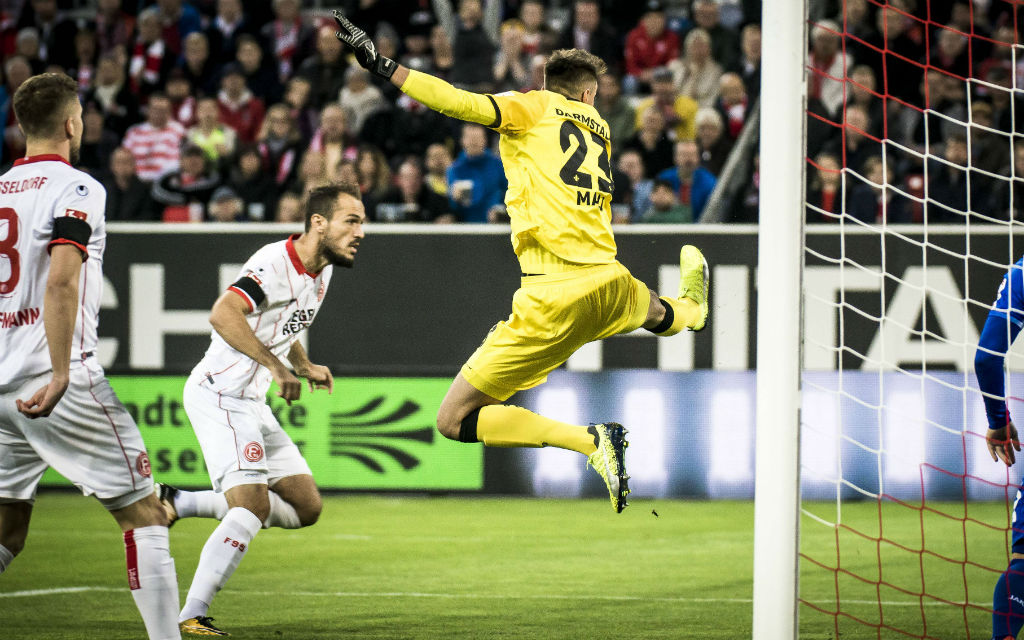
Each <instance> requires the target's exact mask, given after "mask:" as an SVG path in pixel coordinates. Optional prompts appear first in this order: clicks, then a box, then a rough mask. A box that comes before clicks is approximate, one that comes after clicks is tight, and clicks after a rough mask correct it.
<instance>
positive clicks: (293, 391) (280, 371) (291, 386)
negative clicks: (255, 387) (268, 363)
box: [270, 365, 302, 404]
mask: <svg viewBox="0 0 1024 640" xmlns="http://www.w3.org/2000/svg"><path fill="white" fill-rule="evenodd" d="M270 375H272V376H273V377H274V382H276V383H277V387H278V392H277V395H278V397H281V398H284V401H285V402H287V403H288V404H291V403H292V400H298V399H299V396H300V395H302V383H301V382H299V379H298V378H296V377H295V376H294V375H293V374H292V372H291V371H289V370H288V368H287V367H285V366H284V365H281V366H280V367H278V368H276V369H273V370H271V372H270Z"/></svg>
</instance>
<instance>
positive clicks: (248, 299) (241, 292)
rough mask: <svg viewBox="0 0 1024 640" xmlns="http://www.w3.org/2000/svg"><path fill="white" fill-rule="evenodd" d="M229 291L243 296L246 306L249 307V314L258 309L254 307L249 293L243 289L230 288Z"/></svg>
mask: <svg viewBox="0 0 1024 640" xmlns="http://www.w3.org/2000/svg"><path fill="white" fill-rule="evenodd" d="M228 291H234V292H235V293H237V294H238V295H240V296H242V299H243V300H245V304H247V305H249V313H252V310H253V309H255V308H256V306H255V305H253V303H252V298H250V297H249V294H248V293H246V292H244V291H242V290H241V289H239V288H238V287H235V286H231V287H228Z"/></svg>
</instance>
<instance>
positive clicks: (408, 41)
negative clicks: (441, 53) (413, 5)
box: [398, 9, 436, 73]
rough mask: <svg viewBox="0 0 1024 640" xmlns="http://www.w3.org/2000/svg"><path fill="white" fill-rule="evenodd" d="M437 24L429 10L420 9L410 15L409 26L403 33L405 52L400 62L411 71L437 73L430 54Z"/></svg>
mask: <svg viewBox="0 0 1024 640" xmlns="http://www.w3.org/2000/svg"><path fill="white" fill-rule="evenodd" d="M435 24H436V22H435V20H434V14H433V12H432V11H430V10H428V9H420V10H419V11H413V12H412V13H411V14H409V24H408V25H407V26H406V28H405V31H404V33H403V36H404V39H403V41H402V42H403V44H404V45H405V51H404V52H403V53H402V57H401V58H400V59H399V60H398V62H399V63H400V64H403V65H405V66H407V67H409V68H410V69H415V70H417V71H423V72H425V73H435V71H436V70H435V69H434V60H433V56H432V55H431V52H430V31H431V29H433V28H434V25H435Z"/></svg>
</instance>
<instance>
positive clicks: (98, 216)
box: [0, 155, 107, 389]
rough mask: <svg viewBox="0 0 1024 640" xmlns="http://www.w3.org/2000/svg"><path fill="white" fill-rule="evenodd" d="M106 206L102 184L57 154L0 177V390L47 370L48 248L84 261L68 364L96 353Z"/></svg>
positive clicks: (30, 159) (16, 165)
mask: <svg viewBox="0 0 1024 640" xmlns="http://www.w3.org/2000/svg"><path fill="white" fill-rule="evenodd" d="M106 203H107V192H106V190H105V189H104V188H103V185H101V184H100V183H99V182H97V181H96V180H95V179H94V178H92V177H91V176H90V175H89V174H87V173H84V172H82V171H79V170H77V169H75V168H73V167H72V166H71V165H70V164H68V163H67V161H65V160H64V159H63V158H61V157H60V156H58V155H42V156H32V157H28V158H21V159H20V160H16V161H15V162H14V166H13V167H12V168H11V169H10V170H9V171H8V172H7V173H5V174H3V175H0V389H3V388H4V387H7V386H9V385H12V384H17V382H18V381H22V380H24V379H26V378H29V377H31V376H36V375H39V374H42V373H46V372H47V371H50V370H51V368H52V367H51V366H50V353H49V349H48V347H47V343H46V331H45V329H44V328H43V298H44V296H45V294H46V280H47V276H48V274H49V271H50V257H49V251H50V248H51V247H52V246H53V245H54V244H72V245H74V246H76V247H78V249H79V250H81V251H82V254H83V259H84V260H85V264H83V265H82V274H81V276H80V280H79V283H78V286H79V300H78V307H79V310H78V318H77V320H76V321H75V337H74V342H73V343H72V347H71V348H72V352H71V359H72V362H74V361H81V360H82V358H83V355H82V354H84V353H89V352H94V351H95V350H96V325H97V321H98V319H99V311H100V298H101V296H102V294H103V249H104V248H105V247H106V242H107V232H106V224H105V222H104V218H103V215H104V210H105V208H106ZM86 258H87V259H86Z"/></svg>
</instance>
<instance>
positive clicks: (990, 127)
mask: <svg viewBox="0 0 1024 640" xmlns="http://www.w3.org/2000/svg"><path fill="white" fill-rule="evenodd" d="M994 127H995V123H994V122H993V120H992V105H991V104H989V103H988V102H984V101H982V100H975V101H974V102H972V103H971V128H970V136H971V153H972V155H973V159H972V165H973V166H974V167H975V168H977V169H978V170H979V171H984V172H987V173H991V174H993V175H999V172H1000V171H1001V170H1002V169H1003V168H1004V167H1005V166H1006V158H1007V156H1008V153H1007V151H1009V149H1010V144H1009V140H1008V139H1007V137H1006V136H1005V135H1003V134H1002V133H997V132H996V130H995V128H994Z"/></svg>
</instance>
